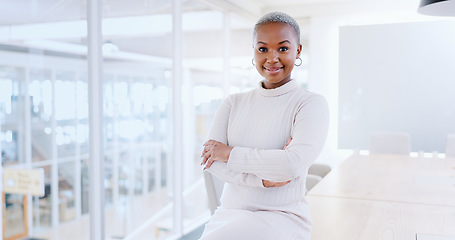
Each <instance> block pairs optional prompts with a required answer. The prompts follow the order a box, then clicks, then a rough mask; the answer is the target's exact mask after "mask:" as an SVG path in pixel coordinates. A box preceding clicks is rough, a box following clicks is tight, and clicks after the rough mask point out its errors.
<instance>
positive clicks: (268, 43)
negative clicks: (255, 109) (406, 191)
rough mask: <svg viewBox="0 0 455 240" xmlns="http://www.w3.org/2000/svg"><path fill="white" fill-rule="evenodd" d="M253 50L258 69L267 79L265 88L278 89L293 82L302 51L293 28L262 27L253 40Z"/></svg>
mask: <svg viewBox="0 0 455 240" xmlns="http://www.w3.org/2000/svg"><path fill="white" fill-rule="evenodd" d="M253 48H254V61H255V63H256V69H257V70H258V72H259V73H260V74H261V75H262V76H263V77H264V78H265V81H264V87H265V88H267V89H271V88H277V87H279V86H282V85H284V84H285V83H287V82H289V81H290V80H291V72H292V69H293V68H294V63H295V60H296V59H297V58H299V56H300V51H301V50H302V45H300V44H299V43H298V39H297V36H296V34H295V32H294V29H293V28H292V27H291V26H289V25H288V24H284V23H266V24H264V25H262V26H260V27H259V28H257V30H256V34H255V36H254V39H253Z"/></svg>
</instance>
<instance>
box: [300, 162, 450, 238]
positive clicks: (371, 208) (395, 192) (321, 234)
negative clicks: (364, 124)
mask: <svg viewBox="0 0 455 240" xmlns="http://www.w3.org/2000/svg"><path fill="white" fill-rule="evenodd" d="M307 201H308V203H309V206H310V211H311V216H312V219H313V228H312V235H311V240H327V239H330V240H415V239H416V234H428V235H442V236H451V237H455V159H437V158H417V157H416V158H413V157H408V156H397V155H371V156H367V155H353V156H351V157H350V158H348V159H346V160H345V161H344V162H343V163H341V164H340V166H338V167H337V168H336V169H334V170H332V171H331V172H330V173H329V174H328V175H327V176H326V177H324V178H323V179H322V180H321V182H320V183H318V184H317V185H316V186H315V187H314V188H313V189H312V190H310V191H309V192H308V194H307Z"/></svg>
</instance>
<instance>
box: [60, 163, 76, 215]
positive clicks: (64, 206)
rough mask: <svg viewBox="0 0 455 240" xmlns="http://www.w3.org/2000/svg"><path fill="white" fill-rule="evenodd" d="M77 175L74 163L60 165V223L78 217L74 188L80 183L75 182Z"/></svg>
mask: <svg viewBox="0 0 455 240" xmlns="http://www.w3.org/2000/svg"><path fill="white" fill-rule="evenodd" d="M75 174H76V172H75V163H74V162H68V163H61V164H59V165H58V179H59V181H58V201H59V202H58V210H59V221H60V222H66V221H69V220H72V219H74V218H75V216H76V206H75V198H76V196H75V192H74V187H75V184H78V183H76V182H75V181H76V176H75ZM78 174H79V173H78Z"/></svg>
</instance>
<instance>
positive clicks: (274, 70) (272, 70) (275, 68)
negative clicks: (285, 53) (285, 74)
mask: <svg viewBox="0 0 455 240" xmlns="http://www.w3.org/2000/svg"><path fill="white" fill-rule="evenodd" d="M262 68H263V69H264V70H265V71H266V72H269V73H277V72H279V71H281V69H283V68H284V67H262Z"/></svg>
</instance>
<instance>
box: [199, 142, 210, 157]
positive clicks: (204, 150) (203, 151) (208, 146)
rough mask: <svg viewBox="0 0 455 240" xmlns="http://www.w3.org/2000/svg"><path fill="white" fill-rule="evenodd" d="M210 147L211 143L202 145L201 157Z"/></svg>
mask: <svg viewBox="0 0 455 240" xmlns="http://www.w3.org/2000/svg"><path fill="white" fill-rule="evenodd" d="M211 147H212V145H207V146H204V148H203V149H202V153H201V157H202V156H204V154H206V153H207V152H208V151H209V150H210V148H211Z"/></svg>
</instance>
